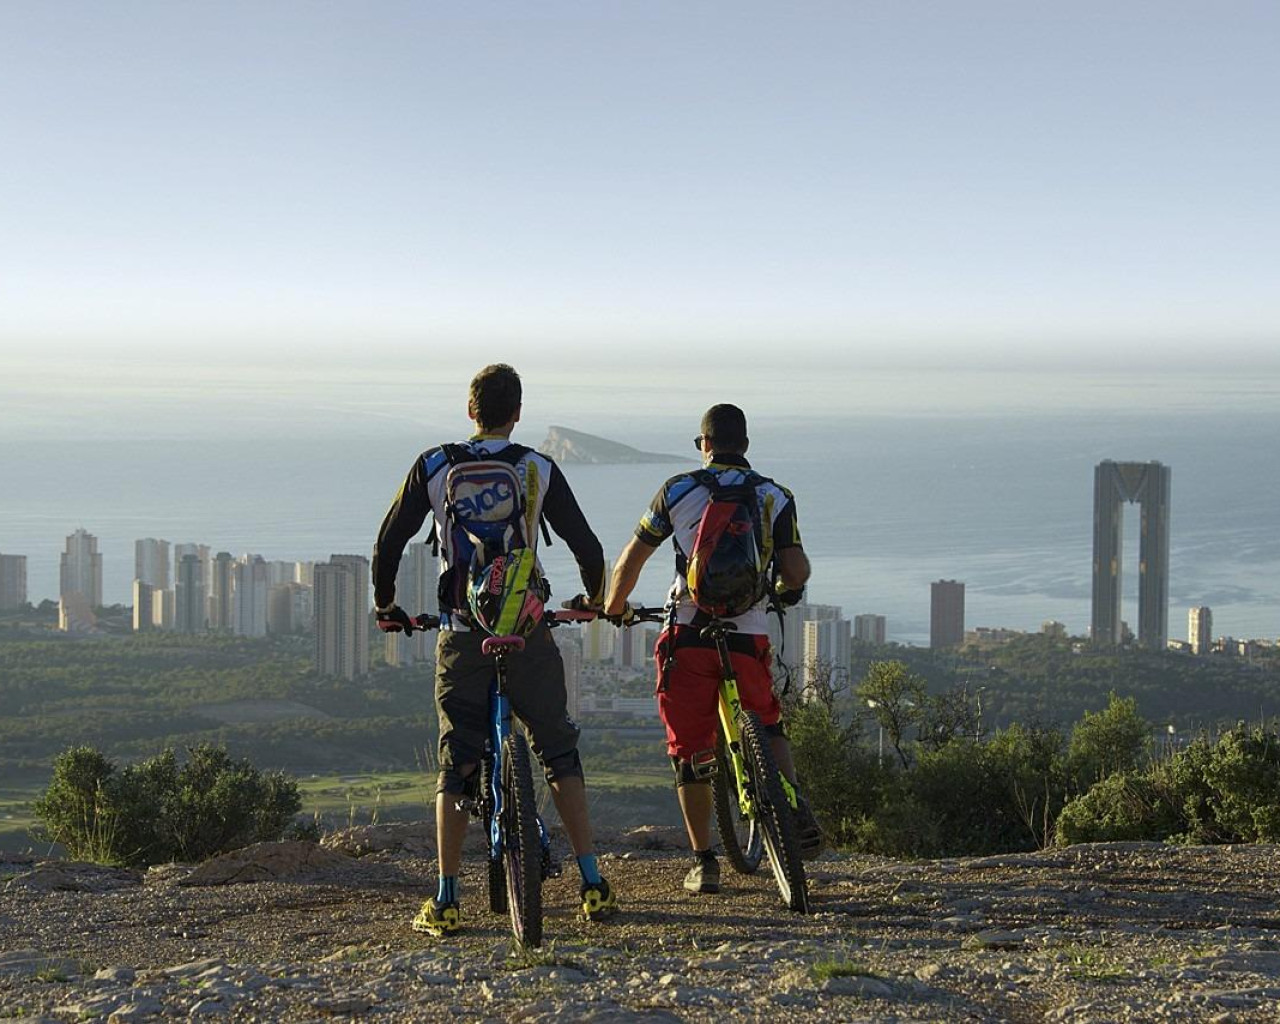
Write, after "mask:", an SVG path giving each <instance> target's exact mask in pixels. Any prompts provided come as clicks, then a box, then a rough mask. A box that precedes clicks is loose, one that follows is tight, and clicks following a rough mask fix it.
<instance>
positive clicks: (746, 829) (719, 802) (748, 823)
mask: <svg viewBox="0 0 1280 1024" xmlns="http://www.w3.org/2000/svg"><path fill="white" fill-rule="evenodd" d="M712 795H713V797H714V802H715V808H716V828H717V829H718V830H719V832H720V843H721V845H722V846H723V847H724V855H725V856H726V857H727V858H729V863H730V864H731V865H733V870H734V871H737V872H738V873H739V874H741V875H753V874H755V872H756V868H758V867H759V866H760V858H761V857H762V856H763V855H764V843H763V842H762V840H761V838H760V831H761V830H760V819H759V814H757V815H756V817H754V818H744V817H743V816H742V806H741V804H740V803H739V802H738V784H737V779H736V778H735V777H734V774H733V761H732V759H731V758H730V756H729V749H728V746H727V745H726V743H725V739H724V735H723V733H722V734H721V735H720V737H719V740H718V742H717V744H716V774H715V777H714V780H713V782H712Z"/></svg>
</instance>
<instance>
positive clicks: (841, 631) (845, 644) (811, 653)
mask: <svg viewBox="0 0 1280 1024" xmlns="http://www.w3.org/2000/svg"><path fill="white" fill-rule="evenodd" d="M849 640H850V634H849V620H848V619H816V620H815V619H810V620H809V621H808V622H806V623H805V624H804V660H803V662H802V664H803V666H804V670H803V673H802V676H801V679H802V681H803V683H804V685H805V687H810V686H813V685H815V684H816V683H818V682H819V681H826V682H829V683H834V682H836V681H837V680H839V679H840V678H841V676H842V675H844V674H847V673H848V671H849V665H850V661H851V659H852V650H851V644H850V642H849Z"/></svg>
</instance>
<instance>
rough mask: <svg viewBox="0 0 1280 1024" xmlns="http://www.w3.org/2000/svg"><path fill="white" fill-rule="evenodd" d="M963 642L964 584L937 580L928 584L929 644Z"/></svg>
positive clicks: (956, 643) (945, 644) (942, 645)
mask: <svg viewBox="0 0 1280 1024" xmlns="http://www.w3.org/2000/svg"><path fill="white" fill-rule="evenodd" d="M962 643H964V584H963V583H960V582H958V581H956V580H938V581H937V582H935V583H931V584H929V646H930V647H958V646H960V644H962Z"/></svg>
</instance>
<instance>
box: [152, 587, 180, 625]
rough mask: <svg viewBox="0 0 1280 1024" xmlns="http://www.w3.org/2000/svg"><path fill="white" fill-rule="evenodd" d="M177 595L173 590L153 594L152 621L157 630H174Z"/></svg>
mask: <svg viewBox="0 0 1280 1024" xmlns="http://www.w3.org/2000/svg"><path fill="white" fill-rule="evenodd" d="M177 607H178V602H177V595H176V594H175V593H174V591H173V590H153V591H152V592H151V621H152V623H153V624H154V625H155V627H156V629H166V630H167V629H173V628H174V619H175V617H176V615H177Z"/></svg>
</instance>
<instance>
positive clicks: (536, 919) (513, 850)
mask: <svg viewBox="0 0 1280 1024" xmlns="http://www.w3.org/2000/svg"><path fill="white" fill-rule="evenodd" d="M590 617H592V616H590V615H587V616H583V615H579V614H577V613H574V612H556V613H555V615H554V616H551V615H548V616H547V625H548V626H552V625H556V624H557V623H559V622H572V621H578V620H579V619H582V618H590ZM413 624H414V627H415V628H416V629H422V630H428V629H438V628H439V626H440V618H439V616H437V615H418V616H415V617H414V619H413ZM480 649H481V651H482V652H483V653H484V654H485V656H486V657H490V658H492V659H493V679H492V680H491V682H490V684H489V730H488V735H487V736H486V737H485V745H484V752H483V754H482V755H481V759H480V785H479V789H478V794H477V796H475V797H464V798H463V799H461V800H459V801H458V807H459V809H460V810H465V811H468V812H469V813H470V814H471V816H472V817H474V818H479V819H480V821H481V822H483V824H484V828H485V839H486V841H487V844H488V886H487V887H488V895H489V909H490V910H491V911H492V912H493V913H495V914H503V913H509V914H510V915H511V932H512V934H513V935H514V936H515V939H516V941H517V942H518V943H520V944H521V945H522V946H540V945H541V944H542V882H543V880H544V879H546V878H551V877H554V876H556V875H558V874H559V873H560V867H559V864H558V862H557V861H556V860H555V858H554V857H553V856H552V853H551V837H550V835H549V834H548V832H547V827H546V824H545V823H544V822H543V820H542V816H541V815H540V814H539V813H538V806H537V797H536V795H535V792H534V786H533V760H532V755H531V754H530V752H529V743H528V741H527V740H526V739H525V737H524V734H523V733H521V732H517V731H516V730H514V729H513V728H512V726H511V701H510V699H509V698H508V697H507V692H506V685H507V658H508V657H509V656H511V655H512V654H519V652H520V651H523V650H524V638H523V637H519V636H489V637H485V639H484V641H483V642H482V643H481V646H480Z"/></svg>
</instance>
